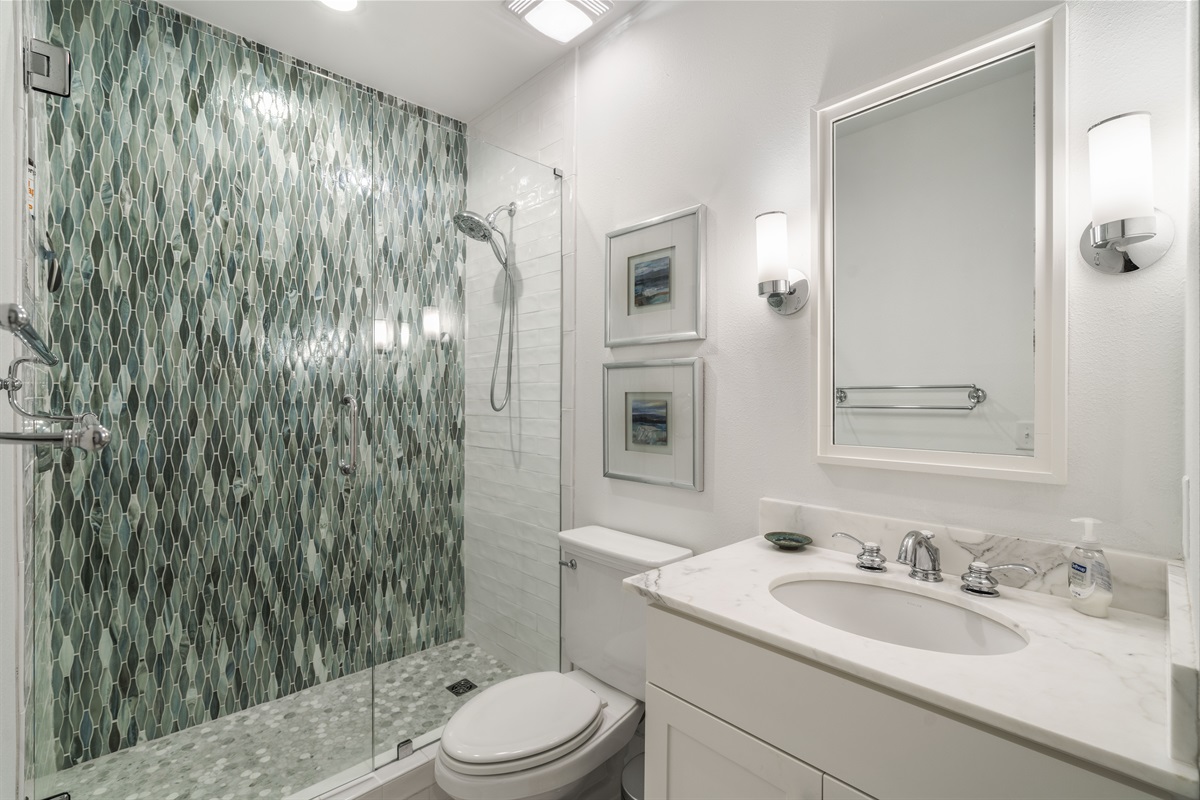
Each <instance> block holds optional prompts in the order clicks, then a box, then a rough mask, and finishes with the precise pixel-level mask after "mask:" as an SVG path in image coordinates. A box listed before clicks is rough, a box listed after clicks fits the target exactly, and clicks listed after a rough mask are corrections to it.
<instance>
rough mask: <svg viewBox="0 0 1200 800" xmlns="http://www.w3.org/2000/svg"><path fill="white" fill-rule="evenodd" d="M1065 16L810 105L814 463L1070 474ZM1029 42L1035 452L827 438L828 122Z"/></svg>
mask: <svg viewBox="0 0 1200 800" xmlns="http://www.w3.org/2000/svg"><path fill="white" fill-rule="evenodd" d="M1066 15H1067V10H1066V7H1065V6H1058V7H1056V8H1053V9H1050V10H1047V11H1045V12H1042V13H1040V14H1037V15H1035V16H1033V17H1030V18H1028V19H1026V20H1023V21H1021V22H1019V23H1017V24H1015V25H1012V26H1010V27H1008V28H1005V29H1003V30H1001V31H998V32H996V33H993V34H990V35H988V36H986V37H983V38H981V39H977V40H975V41H974V42H971V43H969V44H967V45H965V46H963V47H961V48H958V49H956V50H953V51H951V52H949V53H947V54H944V55H942V56H939V57H938V58H935V59H933V60H931V61H928V62H925V63H923V64H920V65H918V66H917V67H915V68H913V69H911V70H906V71H905V72H904V73H903V74H900V75H894V76H891V77H889V78H886V79H884V80H883V81H881V82H879V83H878V84H875V85H873V86H871V87H869V88H867V89H865V90H862V91H858V92H854V93H853V94H851V95H847V96H844V97H840V98H838V99H836V100H832V101H830V102H828V103H825V104H823V105H820V106H817V107H815V108H814V109H813V110H812V113H811V115H810V118H811V138H812V176H813V179H812V192H813V195H812V213H813V221H812V231H813V257H814V263H815V264H816V265H817V269H816V270H815V272H816V273H817V275H818V282H817V288H816V297H817V310H816V314H815V315H814V320H813V325H814V336H813V340H814V342H815V347H816V351H817V352H816V358H815V359H813V361H814V364H815V366H816V380H815V385H816V387H817V414H816V420H817V461H818V462H819V463H822V464H842V465H847V466H856V467H876V468H882V469H898V470H907V471H914V472H934V473H940V474H945V475H968V476H976V477H983V478H1001V479H1005V480H1016V481H1033V482H1038V483H1059V484H1062V483H1066V482H1067V274H1066V271H1067V268H1066V264H1067V260H1066V255H1067V250H1068V246H1069V237H1068V236H1067V227H1066V221H1067V220H1066V210H1067V125H1066V120H1067V95H1066V57H1067V40H1066ZM1031 47H1032V48H1033V51H1034V79H1035V88H1034V92H1035V94H1034V97H1035V103H1036V108H1037V119H1036V126H1035V133H1034V147H1035V150H1036V155H1035V186H1036V187H1037V198H1036V201H1035V214H1036V234H1035V236H1036V242H1037V247H1036V254H1035V259H1034V262H1035V266H1034V280H1035V287H1036V288H1035V293H1036V294H1035V304H1036V305H1035V308H1034V333H1035V336H1036V342H1037V350H1036V352H1035V353H1034V420H1033V422H1034V428H1033V429H1034V448H1033V456H1012V455H994V454H985V453H957V452H949V451H944V450H917V449H909V448H896V447H867V446H861V445H844V444H836V443H835V442H834V440H833V439H834V425H833V422H834V419H833V414H834V403H833V392H834V383H833V202H832V200H833V196H832V188H833V125H834V123H835V122H836V121H837V120H839V119H842V118H844V117H847V116H850V115H852V114H857V113H859V112H862V111H864V110H866V109H868V108H872V107H874V106H877V105H880V104H882V103H886V102H888V101H890V100H894V99H896V98H898V97H900V96H902V95H905V94H909V93H911V92H914V91H917V90H918V89H922V88H924V87H926V86H929V85H931V84H934V83H938V82H940V81H944V80H946V79H948V78H951V77H953V76H955V75H958V74H961V73H963V72H967V71H969V70H972V69H975V68H977V67H979V66H982V65H984V64H987V63H990V62H992V61H995V60H997V59H1000V58H1003V57H1005V56H1008V55H1012V54H1014V53H1017V52H1020V51H1022V50H1027V49H1029V48H1031ZM985 246H986V245H985Z"/></svg>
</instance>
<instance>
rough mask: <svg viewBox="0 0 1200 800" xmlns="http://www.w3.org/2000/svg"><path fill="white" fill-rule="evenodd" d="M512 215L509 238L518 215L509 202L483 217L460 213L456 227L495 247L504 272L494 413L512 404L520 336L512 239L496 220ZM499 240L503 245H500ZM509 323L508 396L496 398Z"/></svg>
mask: <svg viewBox="0 0 1200 800" xmlns="http://www.w3.org/2000/svg"><path fill="white" fill-rule="evenodd" d="M503 212H508V226H509V228H508V230H509V237H511V235H512V218H513V217H514V216H515V215H516V213H517V204H516V203H507V204H505V205H502V206H498V207H496V209H495V210H493V211H492V213H490V214H488V215H487V216H486V217H481V216H480V215H478V214H476V213H475V212H474V211H466V210H463V211H460V212H458V213H457V214H455V215H454V225H455V226H456V227H457V228H458V229H459V230H460V231H462V232H463V233H465V234H466V235H467V236H468V237H470V238H472V239H474V240H475V241H477V242H487V243H488V244H490V245H491V246H492V254H493V255H495V256H496V260H497V261H499V262H500V266H501V267H502V268H503V272H504V294H503V296H502V298H501V300H500V329H499V331H498V332H497V335H496V357H495V358H494V359H493V361H492V386H491V393H490V396H489V400H490V401H491V404H492V410H493V411H502V410H504V407H505V406H507V405H508V399H509V397H510V396H511V394H512V365H513V335H514V334H515V333H516V330H515V328H516V320H517V291H516V287H515V286H513V279H512V273H511V271H510V270H509V267H510V266H511V254H510V253H509V237H506V236H505V235H504V233H503V231H501V230H500V229H499V228H498V227H496V218H497V217H499V216H500V214H501V213H503ZM497 239H499V242H497ZM505 320H507V321H508V370H507V373H506V375H505V381H504V397H503V398H501V399H500V400H497V399H496V377H497V375H498V374H499V372H500V349H501V346H502V344H503V343H504V323H505Z"/></svg>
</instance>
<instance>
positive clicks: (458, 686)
mask: <svg viewBox="0 0 1200 800" xmlns="http://www.w3.org/2000/svg"><path fill="white" fill-rule="evenodd" d="M477 688H479V687H477V686H476V685H475V684H473V683H471V682H470V681H469V680H467V679H466V678H463V679H462V680H461V681H458V682H457V683H452V684H450V685H449V686H447V687H446V689H447V690H448V691H449V692H450V694H452V695H454V696H455V697H462V696H463V695H464V694H466V693H467V692H469V691H471V690H472V689H477Z"/></svg>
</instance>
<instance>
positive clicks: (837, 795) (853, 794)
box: [821, 775, 875, 800]
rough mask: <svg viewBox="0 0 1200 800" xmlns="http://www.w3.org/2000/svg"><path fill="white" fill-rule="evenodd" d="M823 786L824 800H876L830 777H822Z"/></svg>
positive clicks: (822, 794)
mask: <svg viewBox="0 0 1200 800" xmlns="http://www.w3.org/2000/svg"><path fill="white" fill-rule="evenodd" d="M821 785H822V790H821V797H822V800H875V798H874V797H871V795H869V794H864V793H863V792H860V791H859V790H858V789H855V788H854V787H853V786H849V785H847V784H845V783H842V782H841V781H839V780H838V779H837V778H834V777H831V776H829V775H825V776H823V777H822V780H821Z"/></svg>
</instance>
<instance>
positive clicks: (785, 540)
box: [763, 531, 813, 550]
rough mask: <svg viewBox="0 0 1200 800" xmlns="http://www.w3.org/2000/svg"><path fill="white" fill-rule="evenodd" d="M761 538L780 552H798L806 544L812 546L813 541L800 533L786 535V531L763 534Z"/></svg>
mask: <svg viewBox="0 0 1200 800" xmlns="http://www.w3.org/2000/svg"><path fill="white" fill-rule="evenodd" d="M763 538H764V539H766V540H767V541H768V542H770V543H771V544H773V545H775V546H776V547H778V548H779V549H780V550H799V549H800V548H801V547H804V546H805V545H806V544H812V541H813V540H812V539H810V538H808V537H807V536H805V535H804V534H802V533H788V532H786V531H772V532H771V533H764V534H763Z"/></svg>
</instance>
